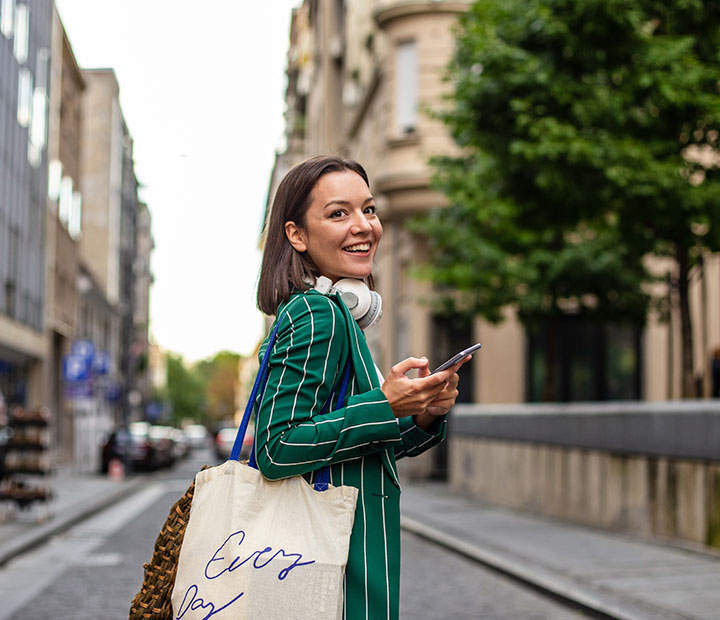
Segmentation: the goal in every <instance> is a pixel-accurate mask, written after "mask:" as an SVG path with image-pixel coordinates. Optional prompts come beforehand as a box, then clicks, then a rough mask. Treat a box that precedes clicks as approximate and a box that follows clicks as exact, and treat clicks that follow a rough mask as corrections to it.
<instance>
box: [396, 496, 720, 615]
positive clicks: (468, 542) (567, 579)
mask: <svg viewBox="0 0 720 620" xmlns="http://www.w3.org/2000/svg"><path fill="white" fill-rule="evenodd" d="M401 502H402V503H401V508H402V527H403V529H405V530H406V531H409V532H412V533H415V534H417V535H419V536H422V537H424V538H427V539H429V540H432V541H434V542H437V543H439V544H441V545H443V546H445V547H448V548H450V549H453V550H455V551H458V552H459V553H462V554H463V555H465V556H467V557H470V558H472V559H475V560H477V561H479V562H481V563H483V564H486V565H488V566H491V567H493V568H495V569H497V570H499V571H501V572H503V573H506V574H508V575H511V576H513V577H515V578H517V579H519V580H521V581H523V582H526V583H529V584H531V585H533V586H536V587H539V588H541V589H542V590H545V591H550V592H552V593H554V594H555V595H557V596H559V597H561V598H564V599H568V600H571V601H574V602H575V603H577V604H579V605H581V606H582V607H585V608H588V609H590V610H594V611H595V612H598V613H599V614H604V615H606V616H607V617H610V618H617V619H619V620H658V619H667V620H681V619H682V620H688V619H692V620H718V619H720V553H717V554H716V553H714V552H708V553H703V552H701V551H697V552H696V551H691V550H685V549H681V548H677V547H672V546H669V545H663V544H660V543H652V542H647V541H640V540H635V539H633V538H630V537H625V536H622V535H615V534H610V533H605V532H602V531H600V530H596V529H590V528H584V527H581V526H575V525H569V524H564V523H562V522H560V521H553V520H551V519H549V518H543V517H538V516H533V515H528V514H526V513H520V512H514V511H512V510H506V509H501V508H496V507H492V506H488V505H485V504H482V503H479V502H477V501H472V500H468V499H465V498H461V497H457V496H454V495H452V494H451V493H450V492H449V491H448V489H447V486H446V485H444V484H440V483H431V484H417V483H415V484H413V483H405V484H404V485H403V493H402V496H401Z"/></svg>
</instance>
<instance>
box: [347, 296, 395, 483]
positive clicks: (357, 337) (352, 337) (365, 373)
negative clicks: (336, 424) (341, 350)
mask: <svg viewBox="0 0 720 620" xmlns="http://www.w3.org/2000/svg"><path fill="white" fill-rule="evenodd" d="M333 297H335V298H336V300H337V302H338V305H339V307H340V308H341V309H342V312H343V316H344V317H345V325H346V327H347V333H348V341H349V343H350V358H351V359H352V364H353V370H354V373H355V383H356V390H355V393H357V394H362V393H363V392H369V391H370V390H372V389H375V388H379V387H381V386H380V377H378V373H377V369H376V367H375V362H374V361H373V358H372V355H371V354H370V349H369V348H368V346H367V341H366V340H365V334H364V333H363V332H362V330H361V329H360V327H358V324H357V321H356V320H355V319H354V318H353V316H352V314H351V313H350V310H348V307H347V306H346V305H345V304H344V303H343V301H342V300H341V299H340V297H339V296H338V295H333ZM381 458H382V462H383V465H385V468H386V469H387V470H388V473H389V474H390V477H391V478H392V480H393V482H394V483H395V485H397V487H398V488H399V487H400V481H399V480H398V475H397V470H396V469H395V453H394V452H393V451H391V450H385V451H383V452H382V453H381Z"/></svg>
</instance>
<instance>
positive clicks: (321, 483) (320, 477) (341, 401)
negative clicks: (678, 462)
mask: <svg viewBox="0 0 720 620" xmlns="http://www.w3.org/2000/svg"><path fill="white" fill-rule="evenodd" d="M349 380H350V358H349V357H348V361H347V363H346V364H345V371H344V372H343V378H342V383H341V384H340V390H339V391H338V399H337V406H338V407H343V406H344V405H345V394H346V392H347V386H348V382H349ZM334 393H335V390H333V391H332V393H331V394H330V396H328V399H327V400H326V401H325V404H324V405H323V408H322V413H327V412H328V410H329V408H330V401H331V400H332V397H333V394H334ZM313 480H314V487H315V490H316V491H327V489H328V485H329V484H330V466H329V465H326V466H325V467H323V468H322V469H318V470H317V471H316V472H315V476H314V478H313Z"/></svg>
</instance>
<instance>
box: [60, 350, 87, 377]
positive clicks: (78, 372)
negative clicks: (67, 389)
mask: <svg viewBox="0 0 720 620" xmlns="http://www.w3.org/2000/svg"><path fill="white" fill-rule="evenodd" d="M62 373H63V380H64V381H70V382H77V381H88V380H89V379H90V360H89V359H88V358H87V357H84V356H82V355H75V354H71V355H66V356H65V357H63V361H62Z"/></svg>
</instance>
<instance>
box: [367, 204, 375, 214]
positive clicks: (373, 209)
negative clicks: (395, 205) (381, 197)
mask: <svg viewBox="0 0 720 620" xmlns="http://www.w3.org/2000/svg"><path fill="white" fill-rule="evenodd" d="M365 213H377V207H376V206H375V205H369V206H367V207H365Z"/></svg>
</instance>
